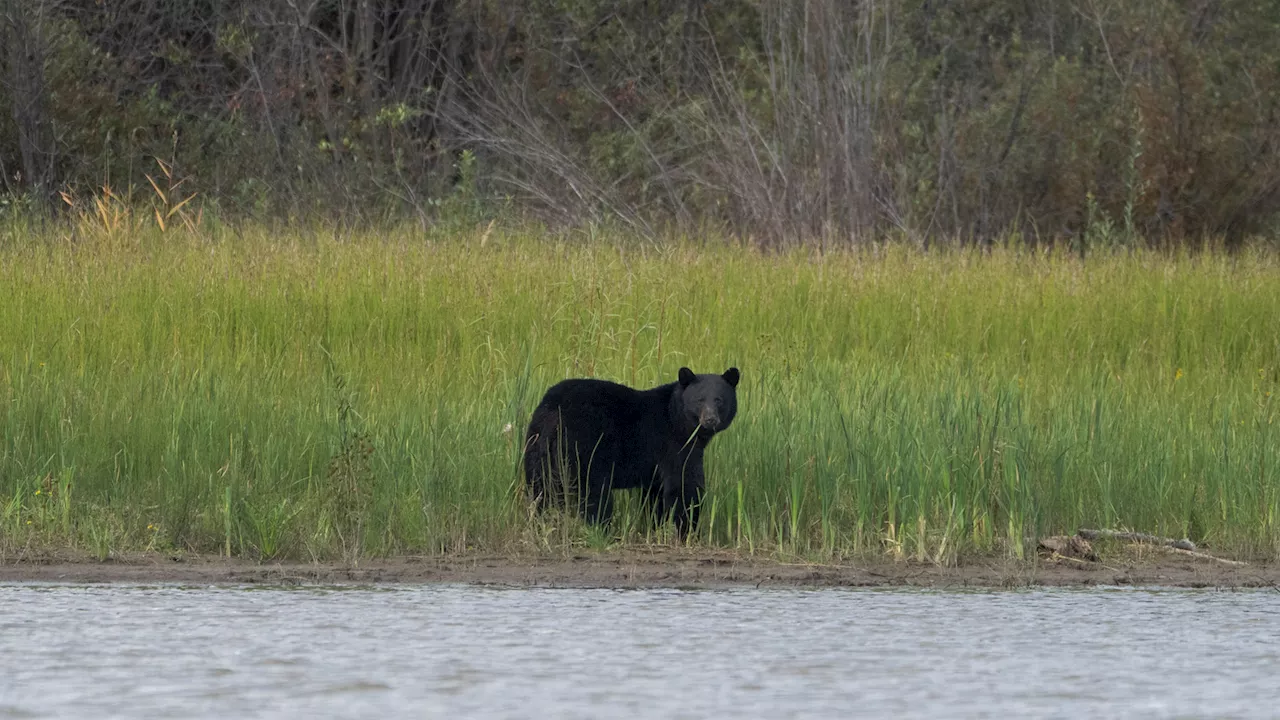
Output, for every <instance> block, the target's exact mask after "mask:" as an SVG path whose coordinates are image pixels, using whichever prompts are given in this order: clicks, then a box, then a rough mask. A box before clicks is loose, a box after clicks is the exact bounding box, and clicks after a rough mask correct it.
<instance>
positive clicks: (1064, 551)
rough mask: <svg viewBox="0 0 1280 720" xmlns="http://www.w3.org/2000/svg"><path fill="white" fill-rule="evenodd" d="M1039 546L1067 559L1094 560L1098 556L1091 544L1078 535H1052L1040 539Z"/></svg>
mask: <svg viewBox="0 0 1280 720" xmlns="http://www.w3.org/2000/svg"><path fill="white" fill-rule="evenodd" d="M1040 547H1041V548H1043V549H1045V550H1048V551H1049V552H1051V553H1053V554H1055V555H1058V556H1060V557H1063V558H1066V559H1068V560H1077V561H1080V560H1088V561H1096V560H1097V559H1098V556H1097V554H1096V553H1094V552H1093V546H1092V545H1090V544H1089V541H1088V540H1085V539H1084V538H1082V537H1080V536H1079V535H1072V536H1070V537H1067V536H1066V535H1054V536H1053V537H1047V538H1043V539H1041V540H1040Z"/></svg>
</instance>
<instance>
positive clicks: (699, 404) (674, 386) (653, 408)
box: [524, 368, 738, 539]
mask: <svg viewBox="0 0 1280 720" xmlns="http://www.w3.org/2000/svg"><path fill="white" fill-rule="evenodd" d="M737 386H738V369H737V368H729V370H728V371H726V372H725V373H724V374H723V375H715V374H709V375H695V374H694V373H693V371H691V370H689V368H680V373H679V380H678V381H677V382H673V383H669V384H666V385H660V386H658V387H655V388H652V389H650V390H634V389H632V388H629V387H626V386H625V385H619V384H617V383H613V382H608V381H605V380H585V379H577V380H564V381H562V382H560V383H557V384H556V385H554V386H553V387H552V388H551V389H550V390H548V391H547V394H546V395H544V396H543V398H542V402H540V403H538V407H537V408H536V409H534V411H533V419H532V420H531V421H530V423H529V432H528V434H527V435H526V436H525V445H524V447H525V456H524V471H525V482H526V483H527V487H528V490H529V494H530V496H531V497H533V498H534V499H535V500H536V502H537V504H538V508H539V509H540V510H541V509H545V508H546V507H548V506H551V505H556V506H562V505H563V503H564V501H565V492H566V491H568V493H569V494H570V495H571V496H575V500H576V503H577V506H578V510H579V512H581V513H582V514H583V516H585V517H586V519H587V520H588V521H589V522H596V523H606V522H608V521H609V519H610V518H611V517H612V516H613V500H612V496H611V494H610V491H611V490H621V489H626V488H641V489H642V491H643V493H644V498H645V502H646V503H647V504H648V506H649V508H650V509H651V510H652V511H653V512H654V513H655V519H657V518H665V517H666V516H667V514H668V513H672V514H674V516H675V524H676V532H677V533H678V534H679V536H680V538H681V539H683V538H685V537H687V536H688V533H689V532H690V531H691V530H696V529H697V525H698V514H699V513H698V505H699V504H700V501H701V499H702V491H703V482H704V481H703V475H702V454H703V452H704V451H705V450H706V447H707V443H709V442H710V441H711V438H712V437H713V436H714V435H715V434H716V433H718V432H721V431H722V430H724V429H725V428H727V427H729V423H731V422H733V417H734V415H736V414H737V412H738V395H737V390H736V388H737Z"/></svg>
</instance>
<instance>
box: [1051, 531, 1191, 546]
mask: <svg viewBox="0 0 1280 720" xmlns="http://www.w3.org/2000/svg"><path fill="white" fill-rule="evenodd" d="M1076 534H1077V535H1079V536H1080V537H1082V538H1084V539H1085V540H1097V539H1099V538H1102V539H1107V540H1113V539H1114V540H1128V541H1129V542H1144V543H1150V544H1152V545H1164V546H1166V547H1171V548H1174V549H1176V550H1185V551H1187V552H1195V550H1196V544H1195V543H1193V542H1191V541H1190V540H1188V539H1186V538H1183V539H1181V540H1174V539H1173V538H1165V537H1159V536H1157V535H1148V534H1147V533H1140V532H1125V531H1122V530H1089V529H1087V528H1080V529H1079V530H1077V531H1076Z"/></svg>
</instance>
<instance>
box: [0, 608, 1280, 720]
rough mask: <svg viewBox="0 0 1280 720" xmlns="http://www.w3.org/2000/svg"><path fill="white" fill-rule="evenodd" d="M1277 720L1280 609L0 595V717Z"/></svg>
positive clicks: (1279, 714)
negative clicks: (1168, 719)
mask: <svg viewBox="0 0 1280 720" xmlns="http://www.w3.org/2000/svg"><path fill="white" fill-rule="evenodd" d="M890 716H892V717H895V718H901V717H948V718H953V717H995V718H1006V717H1062V718H1075V719H1079V718H1103V717H1108V718H1110V717H1153V718H1156V717H1159V718H1163V717H1280V592H1276V591H1274V590H1254V591H1236V592H1218V591H1212V590H1163V591H1161V590H1135V589H1115V590H1087V591H1086V590H1025V591H989V592H944V591H902V590H812V591H806V590H794V589H792V590H784V589H767V590H765V589H761V590H750V589H746V590H716V591H681V590H550V589H486V588H481V587H471V586H393V587H374V588H370V587H346V588H342V587H339V588H334V587H327V588H316V587H311V588H306V587H304V588H268V589H260V588H237V587H187V586H176V585H174V586H147V587H126V586H119V585H100V586H69V585H32V584H4V585H0V717H21V718H28V717H30V718H35V717H65V718H87V717H92V718H103V717H130V718H144V717H184V718H196V717H205V718H227V717H282V718H283V717H289V718H294V717H361V718H363V717H368V718H391V717H415V718H419V717H420V718H433V717H438V718H607V717H623V718H628V719H630V720H634V719H635V718H648V717H661V718H709V717H717V718H789V717H796V718H800V717H804V718H810V717H831V718H846V717H890Z"/></svg>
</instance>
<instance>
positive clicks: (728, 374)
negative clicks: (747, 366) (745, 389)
mask: <svg viewBox="0 0 1280 720" xmlns="http://www.w3.org/2000/svg"><path fill="white" fill-rule="evenodd" d="M724 381H725V382H727V383H729V387H738V368H729V369H728V370H725V371H724Z"/></svg>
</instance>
